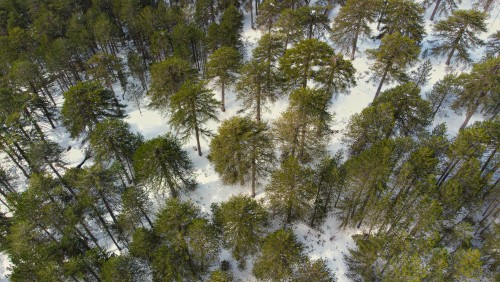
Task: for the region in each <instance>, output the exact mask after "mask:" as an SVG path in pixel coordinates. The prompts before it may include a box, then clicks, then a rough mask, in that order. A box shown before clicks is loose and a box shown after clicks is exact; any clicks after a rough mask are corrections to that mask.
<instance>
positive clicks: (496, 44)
mask: <svg viewBox="0 0 500 282" xmlns="http://www.w3.org/2000/svg"><path fill="white" fill-rule="evenodd" d="M498 55H500V30H499V31H497V32H495V33H493V34H492V35H490V40H488V42H487V43H486V56H487V57H495V56H498Z"/></svg>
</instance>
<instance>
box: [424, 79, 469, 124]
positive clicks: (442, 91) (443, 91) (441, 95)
mask: <svg viewBox="0 0 500 282" xmlns="http://www.w3.org/2000/svg"><path fill="white" fill-rule="evenodd" d="M460 84H461V83H460V79H458V77H457V75H455V74H447V75H446V76H444V77H443V79H441V80H439V81H438V82H436V84H434V86H433V87H432V90H431V91H430V92H428V93H426V98H427V100H428V101H429V103H430V104H431V110H432V116H433V117H435V116H436V114H439V113H441V112H443V107H449V106H450V105H451V103H452V100H453V98H454V95H456V93H460V92H461V91H462V89H461V85H460Z"/></svg>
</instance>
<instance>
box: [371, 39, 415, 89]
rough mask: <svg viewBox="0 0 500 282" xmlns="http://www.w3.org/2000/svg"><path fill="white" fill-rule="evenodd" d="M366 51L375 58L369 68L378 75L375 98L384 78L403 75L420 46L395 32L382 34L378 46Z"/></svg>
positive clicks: (395, 77) (394, 77) (413, 60)
mask: <svg viewBox="0 0 500 282" xmlns="http://www.w3.org/2000/svg"><path fill="white" fill-rule="evenodd" d="M368 52H369V53H368V55H369V57H370V58H372V59H375V60H376V61H375V63H374V64H373V65H372V67H371V69H372V70H373V71H374V72H375V75H376V76H379V77H380V83H379V85H378V88H377V92H376V93H375V98H374V99H376V98H377V97H378V95H379V94H380V90H381V89H382V85H383V84H384V82H385V80H386V79H398V78H400V77H401V76H404V71H405V69H406V68H407V67H408V65H412V64H413V63H414V62H415V61H417V59H418V56H419V54H420V48H419V47H418V45H417V44H416V42H415V41H414V40H412V39H411V38H409V37H407V36H404V35H401V34H400V33H398V32H396V33H393V34H389V35H386V36H384V38H382V43H381V44H380V47H379V48H378V49H372V50H368Z"/></svg>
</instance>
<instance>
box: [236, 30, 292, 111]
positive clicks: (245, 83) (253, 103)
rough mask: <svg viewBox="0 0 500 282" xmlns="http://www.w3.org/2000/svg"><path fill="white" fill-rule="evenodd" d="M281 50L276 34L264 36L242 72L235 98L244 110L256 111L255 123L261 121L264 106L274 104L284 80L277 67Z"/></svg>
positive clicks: (281, 90)
mask: <svg viewBox="0 0 500 282" xmlns="http://www.w3.org/2000/svg"><path fill="white" fill-rule="evenodd" d="M283 47H284V46H283V42H282V38H281V37H280V36H279V35H271V34H265V35H263V36H262V37H261V38H260V39H259V41H258V43H257V46H256V47H255V48H254V49H253V51H252V54H253V59H252V60H251V61H249V62H247V63H246V64H245V65H244V66H243V67H242V69H241V77H240V80H239V82H238V84H237V85H236V90H237V92H238V93H237V96H236V97H237V98H238V100H241V101H242V102H243V105H244V106H245V108H247V109H252V111H255V116H256V119H257V121H260V120H261V113H262V110H263V109H264V108H265V107H266V104H268V103H272V102H274V101H276V98H277V97H278V96H280V95H281V94H282V92H283V88H284V85H283V82H284V81H283V78H282V76H281V73H280V71H279V69H278V66H277V62H278V59H279V58H280V57H281V56H282V54H283V50H284V48H283Z"/></svg>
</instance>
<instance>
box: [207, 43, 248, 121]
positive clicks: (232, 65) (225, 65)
mask: <svg viewBox="0 0 500 282" xmlns="http://www.w3.org/2000/svg"><path fill="white" fill-rule="evenodd" d="M240 65H241V54H240V53H239V52H238V50H236V49H234V48H232V47H227V46H222V47H220V48H219V49H217V50H216V51H215V52H213V53H212V55H210V57H209V61H208V63H207V65H206V68H207V77H208V78H215V77H217V80H216V81H215V85H217V86H218V87H220V89H221V94H222V111H223V112H224V111H225V110H226V109H225V105H224V91H225V88H226V86H229V85H231V84H233V83H234V82H235V81H236V75H235V74H236V73H238V70H239V68H240Z"/></svg>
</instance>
